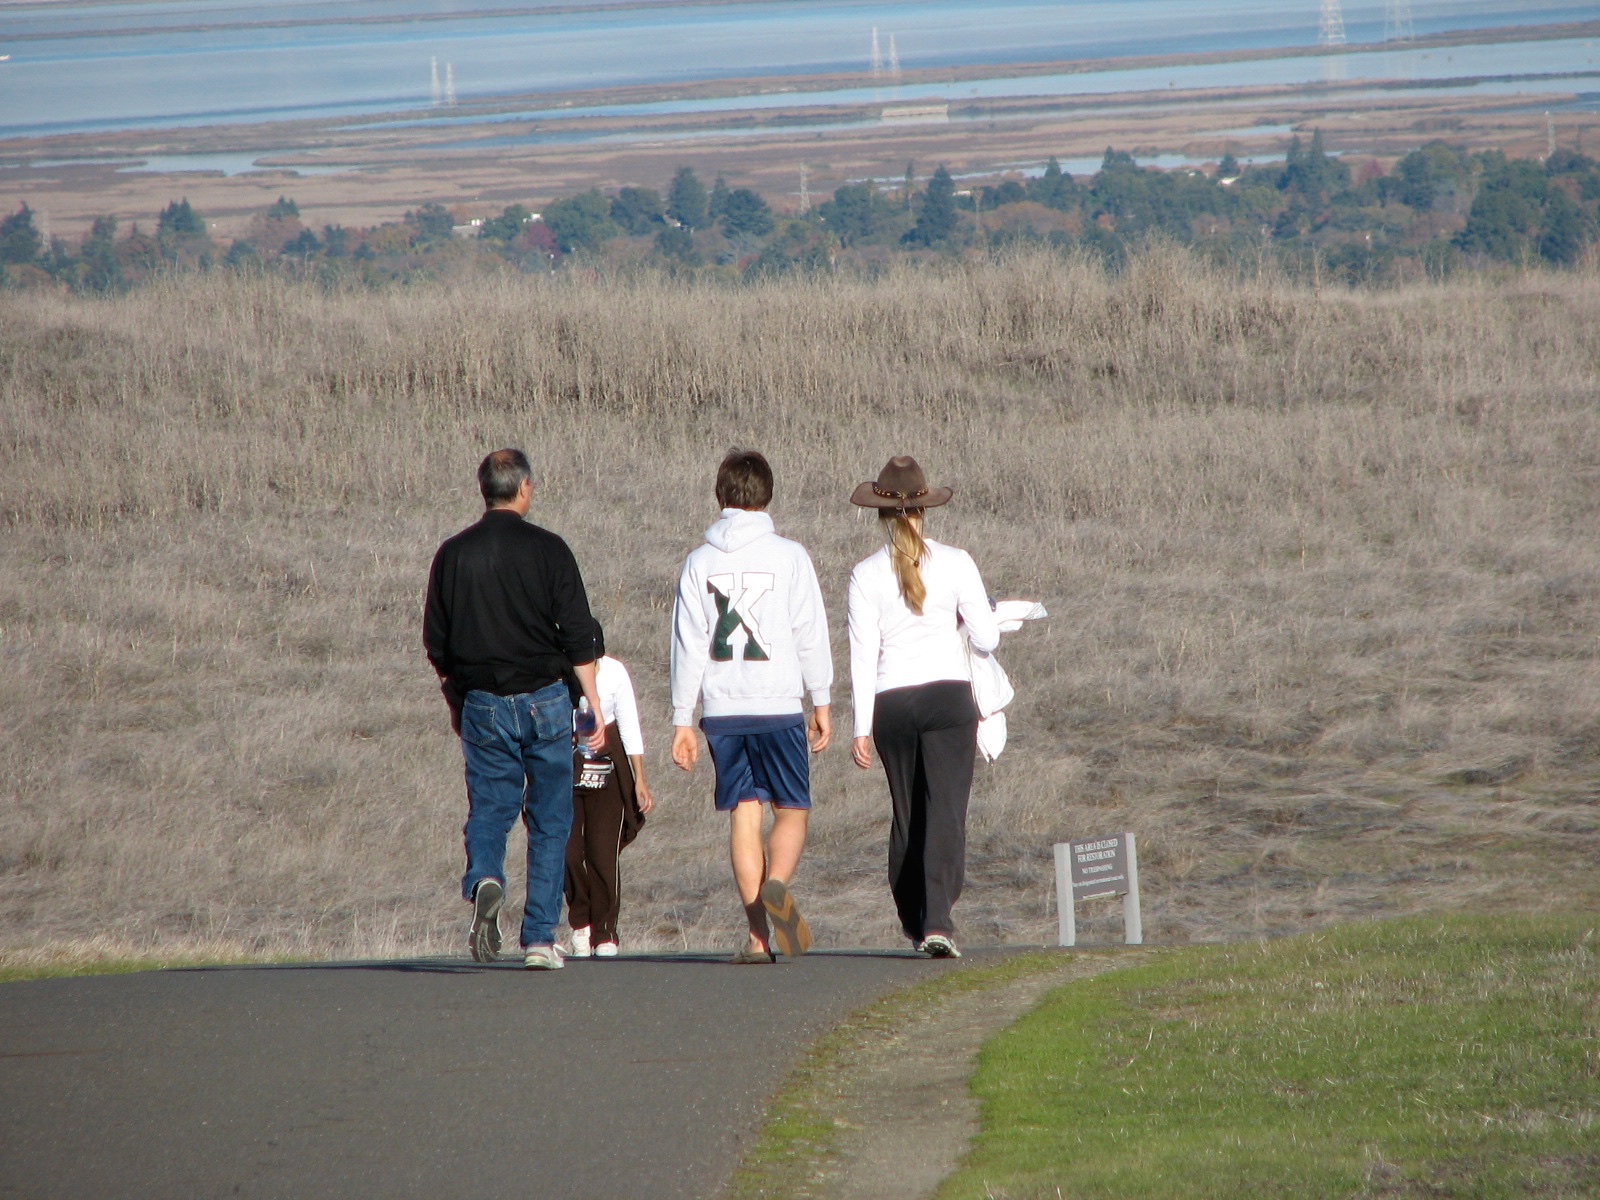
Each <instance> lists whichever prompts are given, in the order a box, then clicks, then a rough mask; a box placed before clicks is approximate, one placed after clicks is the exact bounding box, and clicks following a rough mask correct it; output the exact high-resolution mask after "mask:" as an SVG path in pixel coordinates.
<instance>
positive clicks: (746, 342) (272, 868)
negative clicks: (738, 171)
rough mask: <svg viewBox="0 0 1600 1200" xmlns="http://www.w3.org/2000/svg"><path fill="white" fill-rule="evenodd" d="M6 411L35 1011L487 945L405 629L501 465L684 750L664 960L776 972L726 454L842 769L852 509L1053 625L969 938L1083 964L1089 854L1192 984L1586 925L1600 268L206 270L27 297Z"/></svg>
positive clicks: (16, 693) (2, 777)
mask: <svg viewBox="0 0 1600 1200" xmlns="http://www.w3.org/2000/svg"><path fill="white" fill-rule="evenodd" d="M0 389H3V408H0V529H3V537H0V669H3V671H4V689H3V693H0V729H3V731H4V732H3V737H0V961H4V962H10V963H12V964H18V963H29V962H38V961H41V960H72V959H78V958H95V957H102V956H130V955H139V956H143V955H148V956H157V957H167V958H176V957H184V956H190V955H243V956H296V957H311V958H323V957H352V956H354V957H371V956H382V955H393V954H417V953H444V952H458V951H460V950H461V949H462V942H463V940H464V939H463V934H464V930H465V915H466V906H465V905H463V904H462V903H461V902H460V901H459V900H458V899H457V898H456V894H457V893H456V889H457V880H458V875H459V870H460V862H459V856H460V851H459V831H460V825H461V821H462V818H463V816H464V811H465V801H464V796H463V788H462V782H461V768H460V754H459V749H458V747H457V745H456V743H455V741H454V739H453V738H452V736H451V734H450V730H449V726H448V723H447V719H446V713H445V709H444V706H443V703H442V701H441V700H440V699H439V696H438V693H437V691H436V688H435V685H434V681H433V678H432V674H431V672H430V670H429V669H428V666H427V663H426V661H425V660H424V658H423V656H422V651H421V646H420V636H419V634H420V606H421V600H422V594H423V588H424V582H425V575H426V571H427V566H428V562H429V559H430V557H431V555H432V553H433V550H434V548H435V547H436V545H437V544H438V542H439V541H440V540H441V539H442V538H443V537H445V536H447V535H448V534H450V533H452V532H454V531H455V530H456V529H458V528H460V527H461V526H463V525H465V524H467V523H469V522H470V521H472V520H474V519H475V517H476V515H477V512H478V510H479V507H480V504H479V502H478V499H477V496H476V490H475V486H474V479H473V471H474V469H475V466H476V464H477V462H478V459H479V458H480V457H481V456H482V454H483V453H484V452H485V451H486V450H488V449H491V448H493V447H496V446H499V445H502V444H515V445H521V446H523V447H525V448H527V450H528V451H529V452H530V454H531V455H532V457H533V458H534V460H535V463H536V468H537V470H538V473H539V480H538V491H537V495H536V498H535V511H534V519H535V520H538V521H539V522H540V523H542V524H547V525H549V526H550V527H552V528H554V529H555V530H557V531H559V532H560V533H561V534H563V535H564V536H565V537H567V538H568V540H569V541H570V542H571V543H572V544H573V546H574V547H575V549H576V551H577V553H578V556H579V561H580V563H581V564H582V566H583V568H584V571H585V575H586V577H587V579H588V581H589V586H590V590H591V597H592V600H593V602H594V605H595V607H596V609H597V611H598V613H599V615H600V616H601V618H602V619H603V621H604V622H605V624H606V627H607V631H608V640H609V643H610V645H611V647H612V649H613V652H615V653H617V654H618V655H619V656H620V657H622V658H624V659H625V660H626V661H627V662H628V663H629V664H630V666H631V667H632V669H633V672H634V676H635V679H636V681H637V684H638V686H639V688H640V691H641V701H642V703H643V705H644V708H645V710H646V712H647V714H649V715H650V718H651V720H650V722H649V724H648V725H647V731H646V733H647V738H648V740H649V742H650V746H649V755H648V759H649V768H650V774H651V778H652V782H653V783H654V785H655V788H656V791H657V795H658V799H659V810H658V813H657V815H655V816H653V817H652V818H651V820H650V823H649V825H648V827H647V828H646V830H645V832H644V834H643V835H642V837H641V839H640V841H639V842H638V843H637V844H636V845H635V846H634V847H633V848H632V849H630V850H629V851H628V852H627V853H626V855H625V856H624V860H623V862H624V873H625V881H624V886H625V888H626V902H625V907H624V913H623V939H624V942H625V944H626V945H627V946H631V947H632V948H635V949H638V948H646V947H655V948H667V947H685V946H688V947H696V948H701V947H716V946H731V945H732V944H733V941H734V937H735V933H736V931H737V929H738V928H739V927H740V913H739V911H738V908H737V905H736V903H735V899H734V895H733V891H732V886H731V880H730V878H729V873H728V869H727V867H726V865H725V859H724V821H723V819H722V818H719V817H717V816H716V815H715V814H713V812H712V811H711V805H710V798H709V791H710V778H709V774H708V772H707V771H706V770H705V769H703V770H702V772H701V773H699V774H697V775H696V776H694V777H692V778H691V777H685V776H683V775H682V774H681V773H679V772H677V771H676V770H675V769H673V768H672V767H671V766H670V765H669V764H668V762H667V760H666V757H665V753H664V751H665V747H666V745H667V741H668V736H667V735H668V729H667V727H666V708H667V705H666V665H667V651H668V615H669V613H668V609H669V604H670V597H671V595H672V591H673V586H674V582H675V578H676V573H677V569H678V566H679V564H680V562H681V560H682V557H683V555H684V554H685V553H686V552H687V551H688V550H689V549H690V548H691V547H692V546H694V545H695V544H696V543H697V541H698V540H699V537H700V532H701V530H702V529H703V528H704V527H705V526H706V525H707V524H708V523H709V522H710V520H711V519H712V518H713V517H714V515H715V514H714V507H715V506H714V502H713V501H712V498H711V494H710V492H711V477H712V474H713V471H714V468H715V464H716V462H717V460H718V459H719V457H720V456H721V455H722V453H723V452H724V451H725V450H726V449H727V448H728V447H730V446H733V445H751V446H756V447H759V448H761V449H763V450H765V451H766V452H767V453H768V455H769V456H770V457H771V458H772V460H773V463H774V465H775V468H776V470H777V473H778V496H777V499H776V501H775V503H774V515H775V517H776V520H777V522H778V525H779V528H780V529H781V530H783V531H784V532H787V533H789V534H791V535H793V536H796V537H798V538H800V539H801V540H802V541H803V542H805V543H806V545H807V546H809V547H810V549H811V551H812V554H813V557H814V558H815V560H816V562H817V566H818V569H819V572H820V574H821V577H822V579H823V581H824V590H825V593H826V595H827V597H828V600H829V603H830V606H831V613H830V615H831V620H832V625H833V629H834V636H835V642H836V650H837V652H836V656H835V661H836V663H837V664H838V667H839V670H840V675H839V680H838V703H837V704H836V720H837V722H838V724H839V726H840V728H841V730H842V731H844V732H847V731H848V721H849V714H848V709H849V702H848V689H847V679H846V671H847V665H846V662H847V660H846V655H845V652H844V646H843V634H844V620H843V617H844V612H843V602H844V590H845V582H846V578H847V574H848V570H849V567H850V565H851V564H852V563H854V562H855V561H856V560H857V559H859V558H861V557H862V556H864V555H866V554H867V553H869V552H870V551H871V550H872V549H874V548H875V546H876V545H877V537H878V534H877V531H876V529H875V525H874V523H871V522H870V521H867V520H863V519H862V518H861V516H860V514H858V513H857V512H855V511H853V510H852V509H851V507H850V505H849V504H848V503H847V502H846V499H845V498H846V496H847V494H848V493H849V491H850V489H851V487H852V486H853V485H854V484H856V483H857V482H859V481H860V480H863V479H868V478H871V477H872V476H873V474H874V473H875V472H876V470H877V468H878V467H879V466H880V465H881V464H882V463H883V461H884V460H885V459H886V458H887V457H888V456H889V455H890V454H893V453H902V452H906V453H912V454H915V455H917V456H918V457H919V458H920V459H921V460H922V462H923V463H924V464H925V466H926V467H927V468H928V470H929V472H930V474H931V475H932V476H933V477H934V478H935V481H936V482H941V483H949V484H951V485H953V486H954V487H955V488H956V499H955V501H954V502H953V503H952V504H951V505H950V506H949V507H948V508H947V509H943V510H940V511H939V512H938V513H937V514H935V516H934V518H933V524H932V527H931V532H932V533H933V535H934V536H935V537H939V538H941V539H943V540H947V541H953V542H955V543H957V544H959V545H963V546H966V547H967V548H969V549H970V550H971V551H972V552H973V554H974V555H975V557H976V558H977V560H978V562H979V565H980V567H981V568H982V570H983V572H984V575H985V579H986V581H987V582H988V584H989V586H990V588H991V590H992V591H993V592H994V593H995V594H997V595H1000V596H1019V597H1027V598H1034V599H1040V600H1043V601H1044V602H1045V603H1046V604H1047V605H1048V607H1049V609H1050V611H1051V617H1050V619H1049V620H1048V621H1046V622H1042V623H1039V624H1036V625H1034V626H1032V627H1030V628H1028V629H1026V630H1024V631H1023V632H1021V633H1018V634H1015V635H1011V637H1010V638H1009V640H1008V642H1007V643H1006V644H1005V645H1004V646H1003V647H1002V660H1003V661H1004V662H1005V663H1006V665H1007V667H1008V669H1009V670H1010V672H1011V674H1012V676H1013V679H1014V681H1015V683H1016V685H1017V689H1018V699H1017V701H1016V703H1015V704H1014V706H1013V708H1012V710H1011V727H1012V744H1011V747H1010V749H1009V750H1008V751H1007V753H1006V754H1005V756H1004V757H1002V758H1001V759H1000V761H999V762H998V763H996V764H994V765H992V766H989V767H981V768H980V773H979V780H978V783H977V786H976V789H975V793H974V799H973V809H972V818H971V844H970V858H969V873H968V888H967V893H966V896H965V898H964V899H963V901H962V903H961V905H960V906H959V908H958V910H957V913H958V917H959V918H960V919H961V920H962V922H963V933H964V936H965V938H966V940H968V941H970V942H973V943H994V942H1012V943H1019V942H1035V943H1037V942H1041V941H1047V940H1051V939H1052V938H1053V932H1054V924H1055V915H1054V910H1053V905H1052V898H1051V893H1052V885H1051V852H1050V846H1051V843H1052V842H1054V841H1057V840H1060V839H1062V838H1064V837H1066V836H1069V835H1080V834H1094V833H1103V832H1109V831H1116V830H1122V829H1129V830H1133V831H1135V832H1136V833H1137V834H1138V835H1139V837H1140V846H1141V850H1142V858H1143V864H1142V866H1143V877H1144V885H1145V929H1146V935H1147V938H1148V939H1149V940H1150V941H1152V942H1156V943H1168V944H1171V943H1181V942H1188V941H1211V940H1226V939H1238V938H1243V937H1253V936H1264V935H1272V934H1276V933H1279V932H1286V931H1291V930H1301V929H1306V928H1312V927H1316V926H1319V925H1324V924H1327V923H1330V922H1334V921H1341V920H1347V919H1352V918H1357V917H1362V916H1366V915H1369V914H1378V913H1393V912H1402V911H1416V910H1443V909H1449V908H1455V907H1463V906H1472V907H1480V908H1481V907H1484V906H1493V905H1500V906H1506V907H1539V906H1569V905H1579V904H1586V905H1590V906H1592V905H1594V904H1595V903H1596V902H1597V901H1600V882H1597V872H1596V864H1597V861H1600V790H1597V779H1596V772H1597V769H1600V532H1597V531H1600V520H1597V517H1600V513H1597V507H1600V504H1597V500H1600V489H1597V484H1600V277H1597V276H1596V275H1595V274H1594V273H1592V272H1591V273H1583V274H1568V275H1545V274H1529V275H1511V276H1505V277H1500V278H1495V279H1490V278H1484V277H1480V278H1472V279H1467V280H1463V281H1459V282H1454V283H1450V284H1441V285H1435V286H1425V287H1423V286H1419V287H1415V288H1411V289H1407V290H1403V291H1393V292H1368V293H1350V292H1333V291H1323V292H1322V293H1320V294H1318V293H1316V292H1313V291H1311V290H1309V289H1304V288H1301V287H1298V286H1295V285H1292V284H1290V283H1287V282H1284V281H1282V280H1278V279H1273V278H1254V279H1239V278H1235V277H1234V276H1231V275H1224V274H1219V273H1216V272H1213V271H1211V270H1209V269H1207V268H1205V267H1203V266H1201V265H1199V264H1197V263H1196V262H1194V261H1193V260H1191V259H1189V258H1188V257H1186V256H1185V255H1184V254H1183V253H1181V252H1179V251H1176V250H1171V249H1160V248H1157V249H1152V250H1150V251H1149V252H1147V253H1145V254H1143V255H1142V256H1140V257H1138V258H1136V259H1135V260H1134V261H1133V262H1132V263H1131V264H1130V266H1129V268H1128V269H1127V270H1126V271H1124V272H1122V273H1120V274H1116V275H1112V274H1108V273H1106V272H1105V271H1103V270H1102V269H1100V268H1099V267H1098V266H1096V265H1094V264H1091V263H1088V262H1084V261H1072V260H1063V259H1060V258H1054V257H1049V256H1043V255H1040V256H1034V257H1027V256H1024V257H1017V258H1013V259H1008V260H1002V261H995V262H989V263H983V264H951V265H948V266H943V267H930V266H924V267H920V268H913V267H905V268H902V269H897V270H895V271H891V272H890V273H888V274H886V275H884V276H882V277H878V278H874V279H853V278H826V279H815V280H788V281H779V282H774V283H771V284H767V285H763V286H760V287H753V288H744V289H739V288H721V287H715V286H695V285H690V284H683V283H675V282H672V281H669V280H662V279H657V278H652V277H647V276H636V277H623V278H608V277H597V276H593V275H589V276H581V275H579V274H576V273H573V274H569V275H564V276H561V277H557V278H551V279H521V278H518V279H509V278H508V279H505V280H499V281H488V282H473V283H470V284H466V285H463V286H460V287H454V288H452V287H446V286H443V285H440V286H437V287H419V288H415V289H412V290H404V291H402V290H396V291H392V292H388V293H382V294H371V293H358V292H351V293H338V294H329V293H325V292H320V291H318V290H316V289H315V288H312V287H309V286H298V285H293V284H289V283H284V282H281V281H275V280H269V279H254V278H239V277H235V276H230V275H226V274H215V275H212V276H209V277H191V278H187V279H180V280H174V281H172V282H171V283H169V284H166V285H163V286H159V287H156V288H154V289H150V290H145V291H141V292H138V293H135V294H132V295H128V296H124V297H119V298H115V299H107V300H95V299H86V298H65V297H55V296H41V295H37V294H32V295H18V294H3V295H0ZM841 741H843V739H841ZM815 789H816V798H817V807H816V811H815V814H814V817H813V827H812V828H813V834H812V841H811V845H810V849H809V852H808V855H807V858H806V861H805V863H804V864H803V866H802V870H801V875H800V878H799V880H798V883H797V893H798V894H799V895H800V896H801V897H802V899H803V901H804V903H805V904H806V906H807V907H808V912H809V915H810V917H811V919H812V922H813V924H814V927H815V928H816V930H817V933H818V935H819V940H820V942H821V944H823V945H825V946H842V945H893V944H895V943H896V931H895V927H894V922H893V918H892V915H891V908H890V904H889V900H888V895H887V888H886V885H885V882H884V878H883V872H884V851H885V841H886V836H887V811H888V810H887V799H886V792H885V788H884V785H883V782H882V776H881V774H880V773H879V772H877V771H874V772H872V773H870V774H869V773H863V772H860V771H857V770H856V769H855V768H854V767H852V766H851V765H850V764H849V759H848V750H847V747H846V746H845V745H837V744H836V745H835V747H834V748H833V749H831V750H830V751H828V753H827V754H825V755H824V756H823V757H822V759H821V760H820V762H819V764H818V766H817V772H816V778H815ZM512 862H513V863H520V855H516V854H513V856H512ZM517 886H518V882H517V880H516V879H515V877H514V878H513V884H512V887H513V894H515V890H516V888H517ZM508 922H509V918H508ZM1084 930H1085V932H1086V934H1087V935H1088V936H1089V937H1090V938H1091V939H1098V940H1111V939H1112V938H1113V937H1114V936H1115V935H1116V934H1117V933H1119V932H1120V919H1119V918H1118V917H1117V916H1116V915H1115V911H1114V910H1113V909H1112V908H1110V907H1109V906H1108V907H1105V908H1103V909H1100V910H1096V911H1095V912H1094V913H1092V914H1090V918H1089V919H1088V920H1087V922H1086V923H1085V926H1084Z"/></svg>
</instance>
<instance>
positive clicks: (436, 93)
mask: <svg viewBox="0 0 1600 1200" xmlns="http://www.w3.org/2000/svg"><path fill="white" fill-rule="evenodd" d="M429 69H430V70H431V72H432V74H433V106H434V107H435V108H438V107H439V105H440V104H441V103H443V101H444V89H443V88H441V87H440V86H439V56H438V55H434V56H433V58H432V59H431V60H430V63H429Z"/></svg>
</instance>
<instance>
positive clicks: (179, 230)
mask: <svg viewBox="0 0 1600 1200" xmlns="http://www.w3.org/2000/svg"><path fill="white" fill-rule="evenodd" d="M205 232H206V223H205V222H204V221H203V220H201V219H200V214H199V213H197V212H195V211H194V209H192V208H190V207H189V198H188V197H187V196H185V197H184V198H183V199H182V200H177V201H173V202H172V203H170V204H168V205H167V206H166V207H165V208H163V209H162V210H161V216H160V218H159V219H158V220H157V221H156V236H157V237H160V238H169V237H204V236H205Z"/></svg>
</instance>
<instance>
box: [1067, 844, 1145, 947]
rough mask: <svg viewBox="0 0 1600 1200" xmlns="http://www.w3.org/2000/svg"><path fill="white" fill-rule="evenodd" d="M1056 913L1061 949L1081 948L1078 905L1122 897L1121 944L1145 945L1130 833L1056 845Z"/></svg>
mask: <svg viewBox="0 0 1600 1200" xmlns="http://www.w3.org/2000/svg"><path fill="white" fill-rule="evenodd" d="M1055 852H1056V909H1057V913H1058V916H1059V919H1060V922H1061V945H1063V946H1076V945H1077V944H1078V913H1077V908H1078V901H1079V900H1093V899H1096V898H1097V897H1100V896H1121V897H1122V940H1123V941H1125V942H1126V943H1127V944H1128V945H1130V946H1142V945H1143V944H1144V922H1143V920H1142V919H1141V917H1140V914H1139V853H1138V849H1137V847H1136V845H1135V843H1134V837H1133V834H1131V833H1113V834H1108V835H1106V836H1105V837H1097V838H1084V839H1083V840H1081V841H1075V842H1057V843H1056V845H1055Z"/></svg>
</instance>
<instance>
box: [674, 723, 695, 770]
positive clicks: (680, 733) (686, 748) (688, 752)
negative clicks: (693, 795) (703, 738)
mask: <svg viewBox="0 0 1600 1200" xmlns="http://www.w3.org/2000/svg"><path fill="white" fill-rule="evenodd" d="M672 761H673V762H674V763H676V764H677V765H678V766H679V767H681V768H682V769H683V770H685V771H692V770H694V765H695V763H697V762H699V761H700V739H699V738H697V737H695V735H694V726H693V725H674V726H673V727H672Z"/></svg>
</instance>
